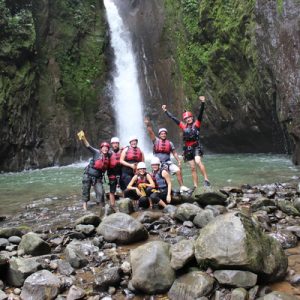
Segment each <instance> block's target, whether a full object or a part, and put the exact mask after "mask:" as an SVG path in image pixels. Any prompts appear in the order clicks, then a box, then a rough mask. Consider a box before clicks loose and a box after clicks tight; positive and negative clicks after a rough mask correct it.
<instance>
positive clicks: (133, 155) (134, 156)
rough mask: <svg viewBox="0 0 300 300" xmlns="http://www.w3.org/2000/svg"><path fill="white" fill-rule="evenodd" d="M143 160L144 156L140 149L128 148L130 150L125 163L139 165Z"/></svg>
mask: <svg viewBox="0 0 300 300" xmlns="http://www.w3.org/2000/svg"><path fill="white" fill-rule="evenodd" d="M142 160H143V154H142V151H141V149H140V148H139V147H135V148H133V147H130V146H128V150H127V152H126V155H125V161H127V162H129V163H138V162H141V161H142Z"/></svg>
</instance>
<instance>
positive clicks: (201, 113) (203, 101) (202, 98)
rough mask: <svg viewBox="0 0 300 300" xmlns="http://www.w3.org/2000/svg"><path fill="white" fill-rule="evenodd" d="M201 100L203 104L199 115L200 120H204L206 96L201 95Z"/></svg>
mask: <svg viewBox="0 0 300 300" xmlns="http://www.w3.org/2000/svg"><path fill="white" fill-rule="evenodd" d="M199 100H200V101H201V106H200V110H199V114H198V117H197V120H198V121H200V122H201V121H202V117H203V111H204V106H205V97H204V96H200V97H199Z"/></svg>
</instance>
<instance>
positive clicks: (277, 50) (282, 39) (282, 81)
mask: <svg viewBox="0 0 300 300" xmlns="http://www.w3.org/2000/svg"><path fill="white" fill-rule="evenodd" d="M255 20H256V22H257V27H256V40H257V47H258V54H259V58H260V61H261V62H262V66H261V67H262V68H263V69H265V70H267V71H268V73H269V78H270V80H269V88H270V90H271V91H272V94H273V98H274V106H275V109H276V114H277V116H278V118H279V121H280V125H281V127H282V128H284V129H285V130H286V131H287V132H288V138H289V140H290V143H291V147H292V153H293V162H294V163H295V164H300V64H299V62H300V34H299V33H300V6H299V1H296V0H284V1H275V0H274V1H261V0H257V2H256V7H255Z"/></svg>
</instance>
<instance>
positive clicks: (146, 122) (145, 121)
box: [144, 118, 155, 142]
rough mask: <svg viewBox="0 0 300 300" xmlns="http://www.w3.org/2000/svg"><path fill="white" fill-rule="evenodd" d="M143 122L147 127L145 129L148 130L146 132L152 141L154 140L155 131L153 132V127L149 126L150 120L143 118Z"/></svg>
mask: <svg viewBox="0 0 300 300" xmlns="http://www.w3.org/2000/svg"><path fill="white" fill-rule="evenodd" d="M144 123H145V125H146V128H147V131H148V134H149V137H150V139H151V141H152V142H154V141H155V133H154V131H153V128H152V126H151V122H150V120H149V119H148V118H145V119H144Z"/></svg>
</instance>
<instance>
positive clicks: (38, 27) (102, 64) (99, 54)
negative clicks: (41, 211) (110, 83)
mask: <svg viewBox="0 0 300 300" xmlns="http://www.w3.org/2000/svg"><path fill="white" fill-rule="evenodd" d="M0 5H1V6H0V9H1V10H0V13H1V24H0V26H1V30H0V31H1V50H0V51H1V53H0V64H1V74H0V83H1V102H0V109H1V110H0V111H1V115H0V119H1V123H2V126H1V129H0V130H1V138H0V145H1V147H0V149H1V150H0V158H1V163H0V169H1V170H21V169H24V168H36V167H45V166H51V165H54V164H57V163H60V164H66V163H71V162H73V161H74V160H75V159H78V158H79V156H80V155H85V156H86V155H88V153H86V152H85V151H84V150H82V147H81V145H79V144H78V143H77V142H76V132H77V131H78V130H79V129H81V128H83V129H85V130H86V131H87V133H88V138H89V140H90V141H91V143H92V144H94V145H97V144H98V138H99V137H101V138H108V137H109V136H110V134H111V132H110V130H112V129H113V124H110V123H111V122H112V123H113V121H111V116H112V114H111V109H110V103H109V99H108V98H105V96H104V93H103V89H104V87H105V82H106V74H107V71H106V55H105V51H106V49H107V36H106V23H105V19H104V10H103V6H102V4H101V3H100V2H99V1H97V0H89V1H79V0H78V1H62V0H55V1H48V0H43V1H34V2H31V1H30V0H28V1H13V2H12V1H4V0H1V1H0ZM2 45H3V46H2ZM108 124H109V125H110V126H109V127H108Z"/></svg>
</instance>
